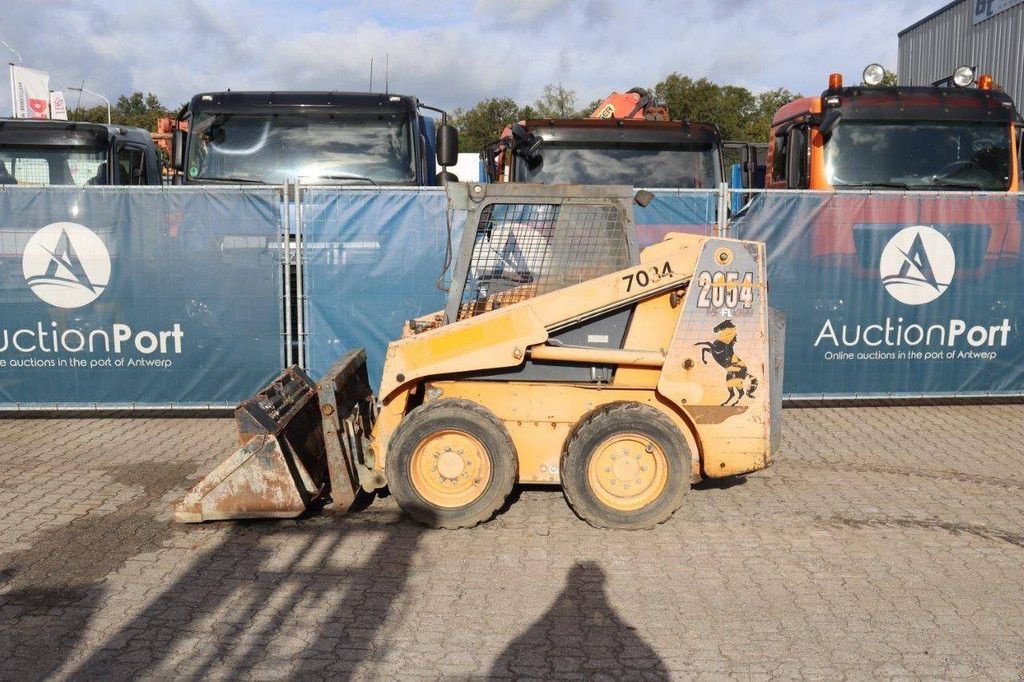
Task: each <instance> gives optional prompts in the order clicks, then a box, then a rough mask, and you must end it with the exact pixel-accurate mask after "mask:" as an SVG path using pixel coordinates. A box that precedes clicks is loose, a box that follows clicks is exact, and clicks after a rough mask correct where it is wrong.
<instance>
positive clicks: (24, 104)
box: [11, 64, 50, 118]
mask: <svg viewBox="0 0 1024 682" xmlns="http://www.w3.org/2000/svg"><path fill="white" fill-rule="evenodd" d="M11 94H12V95H13V97H14V101H13V102H12V104H13V105H14V118H50V74H48V73H46V72H45V71H36V70H35V69H26V68H25V67H24V66H14V65H13V64H12V65H11Z"/></svg>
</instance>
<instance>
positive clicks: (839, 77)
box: [828, 73, 843, 90]
mask: <svg viewBox="0 0 1024 682" xmlns="http://www.w3.org/2000/svg"><path fill="white" fill-rule="evenodd" d="M841 87H843V74H841V73H830V74H829V75H828V89H829V90H835V89H836V88H841Z"/></svg>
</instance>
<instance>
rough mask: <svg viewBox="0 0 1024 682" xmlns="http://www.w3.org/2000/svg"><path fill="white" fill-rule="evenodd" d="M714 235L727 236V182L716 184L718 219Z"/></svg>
mask: <svg viewBox="0 0 1024 682" xmlns="http://www.w3.org/2000/svg"><path fill="white" fill-rule="evenodd" d="M715 236H716V237H728V236H729V184H728V183H726V182H722V183H719V185H718V221H717V222H716V224H715Z"/></svg>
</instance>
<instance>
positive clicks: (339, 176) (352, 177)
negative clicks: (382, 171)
mask: <svg viewBox="0 0 1024 682" xmlns="http://www.w3.org/2000/svg"><path fill="white" fill-rule="evenodd" d="M300 177H303V178H317V179H322V180H357V181H359V182H368V183H370V184H371V185H373V186H374V187H380V185H379V184H378V183H377V181H376V180H374V179H373V178H368V177H366V176H365V175H350V174H348V173H337V174H333V175H303V176H300Z"/></svg>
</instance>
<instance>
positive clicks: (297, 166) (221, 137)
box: [186, 113, 416, 184]
mask: <svg viewBox="0 0 1024 682" xmlns="http://www.w3.org/2000/svg"><path fill="white" fill-rule="evenodd" d="M189 138H190V140H191V141H190V143H189V155H188V164H187V166H186V174H187V176H188V179H189V180H192V181H197V180H198V181H202V180H204V179H206V180H238V181H243V182H265V183H279V182H284V181H285V180H289V179H295V178H301V179H302V181H303V182H306V183H321V184H323V183H339V182H342V183H347V182H370V181H372V182H374V183H387V184H413V183H415V181H416V166H415V162H416V156H415V154H414V153H413V143H412V133H411V126H410V123H409V117H408V116H407V115H404V114H400V113H395V114H377V113H368V114H349V113H346V114H326V113H324V114H320V113H310V114H306V113H303V114H263V113H253V114H247V113H235V114H223V113H219V114H202V113H200V114H198V115H197V116H196V118H195V119H194V120H193V122H192V128H191V132H190V135H189Z"/></svg>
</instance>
